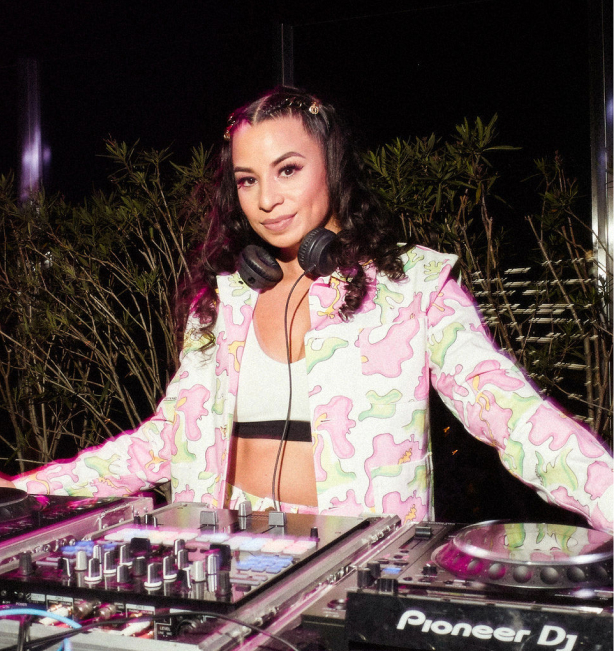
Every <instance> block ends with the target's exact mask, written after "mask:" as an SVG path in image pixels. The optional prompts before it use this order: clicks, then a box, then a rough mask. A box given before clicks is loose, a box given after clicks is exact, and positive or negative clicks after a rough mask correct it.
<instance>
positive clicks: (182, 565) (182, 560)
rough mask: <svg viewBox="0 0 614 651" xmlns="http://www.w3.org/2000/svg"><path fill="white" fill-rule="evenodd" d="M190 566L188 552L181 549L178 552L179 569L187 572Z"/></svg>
mask: <svg viewBox="0 0 614 651" xmlns="http://www.w3.org/2000/svg"><path fill="white" fill-rule="evenodd" d="M188 565H189V563H188V550H187V549H180V550H179V551H178V552H177V569H178V570H185V569H186V567H187V566H188Z"/></svg>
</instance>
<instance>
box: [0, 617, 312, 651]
mask: <svg viewBox="0 0 614 651" xmlns="http://www.w3.org/2000/svg"><path fill="white" fill-rule="evenodd" d="M11 610H12V611H28V613H24V614H31V613H33V614H35V615H36V616H38V617H40V616H41V615H43V616H51V615H53V613H52V614H51V615H50V614H49V613H47V612H45V611H37V610H36V609H34V608H13V609H11ZM0 614H2V615H4V614H7V611H0ZM12 614H19V613H17V612H13V613H12ZM186 615H194V616H198V617H205V618H213V619H221V620H224V621H227V622H231V623H233V624H237V625H239V626H244V627H245V628H248V629H249V630H250V631H253V632H254V633H259V634H261V635H265V636H266V637H269V638H271V639H272V640H276V641H277V642H279V643H280V644H283V645H284V647H286V648H288V649H290V650H291V651H300V650H299V649H298V648H297V647H296V646H295V645H294V644H292V643H291V642H288V640H285V639H284V638H283V637H281V636H279V635H276V634H274V633H269V632H268V631H266V630H264V629H263V628H260V627H259V626H256V625H255V624H248V623H247V622H243V621H241V620H240V619H236V618H234V617H230V616H229V615H222V614H220V613H213V612H208V611H204V612H198V613H195V612H187V611H181V612H176V613H163V614H159V615H143V616H139V617H123V618H121V619H110V620H109V619H107V620H103V621H97V622H91V623H89V624H83V626H80V625H79V624H77V622H75V621H73V620H71V619H68V618H63V619H62V620H59V617H60V616H58V621H64V620H66V621H64V623H66V624H68V625H69V626H73V629H72V630H64V631H62V632H61V633H56V634H55V635H48V636H47V637H45V638H43V639H38V640H32V641H30V642H26V643H25V644H24V651H45V649H48V648H49V647H50V646H53V645H55V644H58V643H64V644H66V642H67V641H68V640H69V639H70V638H71V637H74V636H75V635H80V634H82V633H87V632H88V631H91V630H93V629H95V628H97V627H99V626H120V625H123V624H137V623H141V622H148V621H149V622H154V621H158V620H168V619H175V618H179V617H185V616H186ZM7 616H8V614H7ZM237 643H238V642H237ZM64 649H65V651H67V647H66V646H64ZM0 651H18V649H17V646H15V645H13V646H9V647H3V648H2V649H0Z"/></svg>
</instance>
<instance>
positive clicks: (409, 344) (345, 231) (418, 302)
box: [15, 88, 612, 531]
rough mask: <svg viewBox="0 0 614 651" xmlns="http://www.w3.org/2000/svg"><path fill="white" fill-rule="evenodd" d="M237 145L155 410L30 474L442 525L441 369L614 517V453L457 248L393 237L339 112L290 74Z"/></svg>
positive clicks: (449, 394)
mask: <svg viewBox="0 0 614 651" xmlns="http://www.w3.org/2000/svg"><path fill="white" fill-rule="evenodd" d="M224 140H225V142H224V145H223V147H222V150H221V154H220V165H219V170H218V175H217V194H216V199H215V205H214V207H213V210H212V215H211V226H210V229H209V231H208V235H207V238H206V241H205V243H204V245H203V247H202V251H201V253H200V256H199V259H198V260H197V261H196V263H195V265H194V268H193V275H192V279H193V280H192V284H191V285H190V287H189V288H188V290H187V292H186V296H185V297H184V304H185V305H187V306H188V308H189V309H188V310H187V311H189V313H190V317H189V319H188V325H187V329H186V336H185V342H184V349H183V354H182V360H181V367H180V369H179V371H178V372H177V374H176V375H175V377H174V379H173V381H172V382H171V384H170V385H169V387H168V391H167V394H166V396H165V397H164V399H163V400H162V402H161V403H160V406H159V408H158V411H157V412H156V414H155V415H154V416H153V417H152V418H151V419H149V420H148V421H146V422H145V423H143V424H142V425H141V426H140V427H139V428H138V429H137V430H135V432H132V433H126V434H123V435H120V436H119V437H117V438H116V439H114V440H111V441H109V442H107V443H106V444H104V445H103V446H101V447H100V448H97V449H90V450H86V451H84V452H83V453H81V454H80V455H79V456H78V457H77V458H76V459H74V460H72V461H68V462H63V463H52V464H49V465H48V466H46V467H45V468H43V469H41V470H38V471H33V472H30V473H26V474H25V475H23V476H21V477H19V478H17V479H16V480H15V485H16V486H18V487H19V488H23V489H25V490H28V491H29V492H45V493H66V492H68V493H71V494H87V495H94V496H104V495H110V494H114V495H116V494H127V493H131V492H134V491H137V490H140V489H143V488H147V487H149V486H151V485H152V484H154V483H157V482H162V481H167V480H169V479H170V481H171V485H172V489H173V499H174V500H176V501H192V500H196V501H201V502H203V503H206V504H208V505H210V506H212V507H223V506H227V507H230V508H233V507H234V506H236V504H237V502H238V501H240V500H243V499H250V500H251V501H252V502H253V503H254V505H255V506H256V508H266V507H267V506H269V505H272V499H275V498H276V499H277V500H281V501H282V502H283V504H282V508H283V510H295V511H299V512H322V513H337V514H345V515H358V514H361V513H382V512H385V513H396V514H398V515H399V516H400V517H401V518H402V519H403V520H404V521H410V520H416V521H419V520H422V519H425V518H430V519H433V517H434V512H433V505H432V481H431V459H430V446H429V441H428V435H427V432H428V393H429V382H431V383H432V384H433V386H434V387H435V388H436V389H437V391H438V392H439V393H440V395H441V396H442V398H443V400H444V402H445V403H446V404H447V405H448V406H449V407H450V409H451V410H452V411H453V412H454V413H455V414H456V415H457V416H458V417H459V418H460V419H461V421H462V422H463V423H464V424H465V426H466V428H467V429H468V430H469V431H470V433H471V434H473V435H474V436H476V437H477V438H479V439H481V440H483V441H484V442H486V443H487V444H489V445H493V446H495V447H496V448H497V449H498V451H499V455H500V457H501V459H502V461H503V463H504V464H505V466H506V467H507V468H508V469H509V470H510V472H512V473H513V474H515V475H516V476H517V477H518V478H519V479H520V480H521V481H523V482H525V483H527V484H530V485H532V486H533V487H534V488H535V489H536V490H537V491H538V492H539V493H540V495H541V496H542V497H544V498H545V499H547V500H549V501H552V502H555V503H558V504H559V505H561V506H563V507H566V508H569V509H570V510H573V511H575V512H577V513H580V514H582V515H584V516H585V517H586V518H587V519H588V520H589V522H590V523H591V525H592V526H593V527H595V528H598V529H604V530H610V531H611V527H612V524H611V522H610V517H611V505H612V462H611V458H610V456H609V454H608V453H607V451H606V450H605V448H603V446H601V445H600V444H599V442H598V441H597V440H596V439H595V438H594V437H593V436H592V435H591V434H590V433H589V432H587V431H586V430H585V429H583V428H582V427H581V426H580V425H578V424H577V423H575V422H574V421H572V420H571V419H569V418H567V417H565V416H564V415H563V414H561V413H560V412H559V411H558V410H556V409H555V408H554V407H552V406H551V405H550V404H548V403H547V402H544V401H543V400H542V399H541V398H540V397H539V395H538V394H537V393H536V392H535V390H534V389H533V388H532V387H531V385H530V384H529V382H528V381H527V380H526V378H525V377H524V376H523V375H522V373H521V372H520V371H519V370H518V369H517V368H516V367H515V366H514V364H513V363H512V362H511V361H510V360H509V359H507V357H505V356H503V355H501V354H500V353H499V352H497V351H496V350H495V349H494V348H493V345H492V343H491V341H490V339H489V338H488V336H487V334H486V333H485V332H484V329H483V325H482V323H481V321H480V317H479V315H478V313H477V312H476V310H475V308H474V306H473V303H472V301H471V300H470V298H469V297H468V296H467V295H466V294H465V293H464V292H463V291H462V290H461V289H460V287H459V286H458V284H457V283H456V281H455V280H454V276H453V272H452V270H453V267H454V264H455V257H454V256H453V255H445V254H439V253H435V252H433V251H430V250H428V249H425V248H422V247H413V248H409V247H399V246H397V245H396V242H395V229H394V227H393V225H392V223H391V221H390V219H389V218H388V216H387V215H386V213H385V212H384V211H383V210H382V209H381V207H380V206H379V205H378V204H377V201H376V200H375V199H374V197H373V196H372V195H371V194H370V193H369V192H368V190H367V189H366V186H365V185H364V183H363V181H362V180H361V179H362V175H361V165H360V161H359V157H358V155H357V153H356V152H355V150H354V148H353V147H352V143H351V139H350V137H349V135H348V133H347V132H346V131H345V129H344V127H343V126H342V124H341V122H340V120H339V119H338V116H337V114H336V112H335V110H334V109H333V108H332V107H331V106H330V105H327V104H323V103H321V102H320V101H319V100H318V99H317V98H315V97H313V96H311V95H308V94H306V93H303V92H301V91H297V90H296V89H293V88H277V89H275V90H274V91H272V92H270V93H267V94H266V95H264V96H263V97H261V98H259V99H258V100H256V101H255V102H253V103H252V104H250V105H248V106H246V107H243V108H242V109H239V110H238V111H236V112H235V113H234V114H233V115H232V116H231V117H230V119H229V123H228V128H227V130H226V133H225V137H224ZM254 244H255V245H259V248H257V249H256V250H254V249H253V248H251V247H250V245H254ZM238 269H239V270H240V273H239V271H237V270H238ZM253 287H255V288H256V289H254V288H253ZM286 324H287V327H286ZM286 332H287V333H288V342H287V343H286V337H285V333H286ZM288 363H290V373H289V371H288V366H287V364H288ZM290 387H291V389H290ZM289 403H290V409H289V408H288V405H289ZM286 416H289V418H290V421H291V423H290V425H288V426H286V424H285V420H286ZM282 435H283V442H282ZM278 457H279V458H278Z"/></svg>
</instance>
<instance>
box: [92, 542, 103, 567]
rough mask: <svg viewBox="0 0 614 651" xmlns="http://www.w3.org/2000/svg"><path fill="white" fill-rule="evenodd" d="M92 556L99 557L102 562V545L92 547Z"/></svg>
mask: <svg viewBox="0 0 614 651" xmlns="http://www.w3.org/2000/svg"><path fill="white" fill-rule="evenodd" d="M92 558H97V559H98V560H99V561H100V562H101V563H102V545H98V544H97V545H94V546H93V547H92Z"/></svg>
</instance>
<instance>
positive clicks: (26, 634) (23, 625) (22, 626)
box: [17, 615, 32, 651]
mask: <svg viewBox="0 0 614 651" xmlns="http://www.w3.org/2000/svg"><path fill="white" fill-rule="evenodd" d="M31 624H32V617H31V616H29V615H26V616H25V617H22V619H21V621H20V622H19V633H18V635H17V651H24V647H25V644H26V642H27V641H28V640H29V639H30V625H31Z"/></svg>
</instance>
